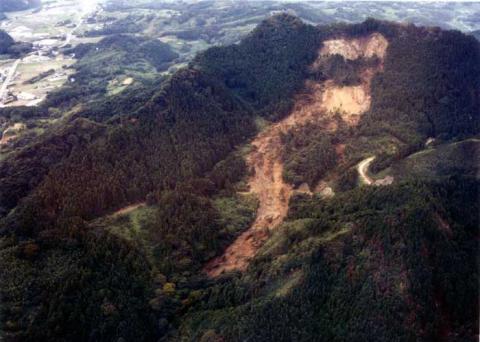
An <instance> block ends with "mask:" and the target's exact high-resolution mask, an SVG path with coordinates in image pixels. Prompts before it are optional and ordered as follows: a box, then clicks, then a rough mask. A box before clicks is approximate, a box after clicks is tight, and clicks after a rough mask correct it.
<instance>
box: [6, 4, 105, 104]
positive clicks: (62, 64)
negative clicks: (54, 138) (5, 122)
mask: <svg viewBox="0 0 480 342" xmlns="http://www.w3.org/2000/svg"><path fill="white" fill-rule="evenodd" d="M72 6H76V7H78V9H77V11H71V10H69V11H66V8H71V7H72ZM100 11H101V9H100V8H98V7H97V6H96V3H94V2H93V3H90V4H89V6H87V7H85V6H84V5H80V4H78V2H74V1H69V0H59V1H53V2H49V3H46V4H45V5H44V6H43V7H42V8H41V10H30V11H23V12H17V13H12V14H9V18H8V19H7V20H3V21H1V22H0V29H2V30H5V31H6V32H8V33H9V34H10V35H11V36H12V37H13V38H14V39H15V40H16V41H22V42H28V43H31V44H32V51H31V52H30V53H28V54H27V55H25V56H23V57H21V58H18V59H15V60H12V59H9V60H1V59H0V84H1V86H0V108H1V107H10V106H36V105H38V104H39V103H40V102H42V101H43V100H44V99H45V97H46V96H47V94H48V93H50V92H51V91H53V90H55V89H57V88H59V87H61V86H62V85H63V84H65V83H66V82H74V81H75V79H74V78H73V77H70V76H71V75H72V74H73V73H74V70H73V69H72V68H70V67H71V66H72V64H74V63H75V56H74V54H71V53H66V52H65V51H66V50H67V49H68V48H70V47H72V46H74V45H76V44H79V43H81V42H88V41H89V40H91V39H89V38H85V39H83V37H81V35H80V34H79V32H82V31H81V30H82V29H95V28H98V25H96V24H95V20H93V18H94V17H95V15H96V14H97V12H100ZM65 13H70V14H69V15H68V16H67V15H65Z"/></svg>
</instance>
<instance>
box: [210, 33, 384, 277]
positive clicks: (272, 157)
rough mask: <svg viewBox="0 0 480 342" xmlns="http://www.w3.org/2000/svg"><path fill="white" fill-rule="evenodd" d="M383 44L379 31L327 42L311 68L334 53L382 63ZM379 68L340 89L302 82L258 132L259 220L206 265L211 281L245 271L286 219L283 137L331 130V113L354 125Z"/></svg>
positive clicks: (253, 182) (252, 163) (255, 188)
mask: <svg viewBox="0 0 480 342" xmlns="http://www.w3.org/2000/svg"><path fill="white" fill-rule="evenodd" d="M387 45H388V43H387V41H386V40H385V38H384V37H383V36H381V35H380V34H377V33H374V34H371V35H369V36H367V37H363V38H358V39H343V38H342V39H335V40H329V41H326V42H324V44H323V47H322V49H320V51H319V56H318V61H316V62H315V63H314V64H313V65H312V68H316V66H317V65H319V62H320V61H321V59H322V58H326V57H328V56H330V55H333V54H340V55H342V56H343V57H344V58H345V59H351V60H353V59H357V58H363V57H367V58H368V57H374V56H376V57H378V58H379V59H380V60H383V58H384V56H385V51H386V48H387ZM380 64H381V63H380ZM380 68H381V65H380V66H379V67H377V68H371V69H367V70H365V71H364V72H363V73H362V84H360V85H355V86H338V85H335V84H334V82H333V81H331V80H327V81H326V82H322V83H316V82H312V81H309V82H306V84H305V92H304V93H303V94H301V95H298V96H297V97H296V99H295V105H294V108H293V110H292V111H291V113H290V114H289V115H288V116H287V117H285V118H284V119H283V120H281V121H279V122H277V123H275V124H273V125H271V126H270V127H268V128H267V129H265V130H264V131H263V132H261V133H259V134H258V136H257V137H256V138H255V139H254V140H253V141H252V143H251V144H252V146H253V149H252V151H251V152H250V153H249V154H248V155H247V157H246V161H247V165H248V166H249V168H251V169H253V170H254V172H253V175H252V176H251V178H250V179H249V186H250V192H251V193H253V194H255V195H256V196H257V197H258V200H259V208H258V211H257V216H256V219H255V221H254V222H253V224H252V225H251V227H250V228H249V229H248V230H246V231H245V232H243V233H242V234H241V235H240V236H238V238H237V239H236V240H235V241H234V242H233V243H232V244H231V245H230V246H229V247H228V248H227V249H226V250H225V252H224V254H223V255H221V256H219V257H217V258H214V259H212V260H211V261H210V262H208V263H207V265H206V266H205V269H204V270H205V272H206V273H207V274H208V275H209V276H210V277H217V276H219V275H221V274H222V273H224V272H228V271H234V270H238V271H244V270H245V269H246V268H247V266H248V263H249V261H250V259H251V258H252V257H254V256H255V254H256V252H257V250H258V249H259V248H260V247H261V246H262V245H263V243H264V242H265V240H266V239H267V238H268V236H269V231H270V230H272V229H274V228H276V227H277V226H278V225H279V224H281V223H282V222H283V220H284V218H285V217H286V215H287V212H288V202H289V199H290V196H291V195H292V191H293V188H292V186H291V185H290V184H287V183H285V182H284V181H283V178H282V173H283V164H282V158H281V156H282V149H283V146H282V142H281V135H282V134H283V133H286V132H288V131H289V130H290V129H292V128H295V127H298V126H302V125H305V124H306V123H307V122H312V121H316V122H317V123H320V122H321V123H323V124H324V125H323V127H324V129H326V130H330V131H332V130H333V131H334V130H336V124H335V120H334V119H333V113H334V112H336V111H337V110H338V111H339V112H340V113H341V115H342V118H343V120H344V121H345V122H346V123H348V124H349V125H352V126H354V125H356V124H357V122H358V119H359V117H360V116H361V114H362V113H364V112H365V111H366V110H368V109H369V108H370V81H371V79H372V77H373V75H374V74H375V72H377V71H379V69H380Z"/></svg>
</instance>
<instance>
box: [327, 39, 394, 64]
mask: <svg viewBox="0 0 480 342" xmlns="http://www.w3.org/2000/svg"><path fill="white" fill-rule="evenodd" d="M387 47H388V41H387V40H386V39H385V37H384V36H382V35H381V34H380V33H372V34H371V35H369V36H367V37H362V38H355V39H344V38H340V39H332V40H327V41H325V42H324V43H323V47H322V49H321V50H320V56H329V55H341V56H343V58H345V59H349V60H355V59H358V58H371V57H378V58H380V59H382V60H383V59H384V57H385V54H386V51H387Z"/></svg>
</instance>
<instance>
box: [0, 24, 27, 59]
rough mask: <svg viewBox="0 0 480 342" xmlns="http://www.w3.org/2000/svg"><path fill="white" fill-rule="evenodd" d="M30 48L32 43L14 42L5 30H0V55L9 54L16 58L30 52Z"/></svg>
mask: <svg viewBox="0 0 480 342" xmlns="http://www.w3.org/2000/svg"><path fill="white" fill-rule="evenodd" d="M31 49H32V44H29V43H22V42H15V41H14V40H13V38H12V37H11V36H10V35H9V34H8V33H7V32H5V31H3V30H0V55H10V57H13V58H16V57H18V56H20V55H22V54H25V53H27V52H30V51H31Z"/></svg>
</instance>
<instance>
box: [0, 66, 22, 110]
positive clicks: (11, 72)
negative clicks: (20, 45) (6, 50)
mask: <svg viewBox="0 0 480 342" xmlns="http://www.w3.org/2000/svg"><path fill="white" fill-rule="evenodd" d="M20 61H21V59H17V60H16V61H15V62H14V63H13V65H12V66H11V67H10V70H9V71H8V75H7V78H5V82H3V84H2V87H1V88H0V101H3V99H4V98H5V95H6V93H7V89H8V85H9V84H10V82H11V81H12V78H13V75H15V71H17V67H18V64H20Z"/></svg>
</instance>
